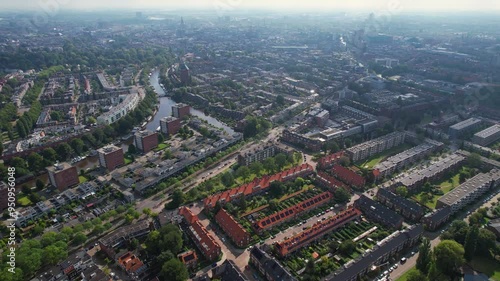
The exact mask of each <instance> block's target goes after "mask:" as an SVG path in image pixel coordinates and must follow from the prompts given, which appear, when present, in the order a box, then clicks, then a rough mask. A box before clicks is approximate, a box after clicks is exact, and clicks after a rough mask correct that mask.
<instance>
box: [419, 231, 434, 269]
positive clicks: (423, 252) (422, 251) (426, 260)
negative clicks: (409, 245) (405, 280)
mask: <svg viewBox="0 0 500 281" xmlns="http://www.w3.org/2000/svg"><path fill="white" fill-rule="evenodd" d="M431 261H432V251H431V242H430V241H429V239H427V238H426V237H424V238H422V243H421V244H420V247H419V251H418V258H417V264H416V267H417V269H418V270H420V271H421V272H423V273H424V274H427V273H428V272H429V267H430V264H431Z"/></svg>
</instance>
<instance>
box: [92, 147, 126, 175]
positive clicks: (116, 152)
mask: <svg viewBox="0 0 500 281" xmlns="http://www.w3.org/2000/svg"><path fill="white" fill-rule="evenodd" d="M97 152H98V153H99V165H101V167H103V168H105V169H106V170H108V171H113V170H114V169H116V168H118V167H120V166H123V165H125V159H124V156H123V148H121V147H116V146H114V145H109V146H106V147H103V148H100V149H98V150H97Z"/></svg>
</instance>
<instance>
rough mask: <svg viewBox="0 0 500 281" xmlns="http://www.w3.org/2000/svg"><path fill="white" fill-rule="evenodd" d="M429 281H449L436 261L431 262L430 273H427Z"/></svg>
mask: <svg viewBox="0 0 500 281" xmlns="http://www.w3.org/2000/svg"><path fill="white" fill-rule="evenodd" d="M427 279H428V280H430V281H434V280H436V281H441V280H449V278H447V277H446V276H444V274H443V273H442V272H441V271H439V270H438V268H437V265H436V262H435V261H434V260H432V261H431V264H430V266H429V273H427Z"/></svg>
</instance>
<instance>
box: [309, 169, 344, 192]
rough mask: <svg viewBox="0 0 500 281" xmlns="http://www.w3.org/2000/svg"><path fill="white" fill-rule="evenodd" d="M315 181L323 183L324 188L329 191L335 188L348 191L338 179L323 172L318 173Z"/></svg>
mask: <svg viewBox="0 0 500 281" xmlns="http://www.w3.org/2000/svg"><path fill="white" fill-rule="evenodd" d="M317 179H318V180H319V181H320V182H321V183H323V184H324V185H325V186H327V187H328V188H331V189H335V188H337V187H341V188H344V189H346V190H348V191H349V189H350V188H349V187H348V186H347V185H346V184H345V183H343V182H341V181H339V180H338V179H336V178H334V177H332V176H330V175H329V174H327V173H325V172H318V176H317Z"/></svg>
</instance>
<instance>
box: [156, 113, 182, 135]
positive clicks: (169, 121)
mask: <svg viewBox="0 0 500 281" xmlns="http://www.w3.org/2000/svg"><path fill="white" fill-rule="evenodd" d="M180 128H181V119H179V118H176V117H173V116H167V117H163V118H162V119H160V130H161V132H162V133H163V134H165V135H170V136H171V135H175V134H177V132H178V131H179V130H180Z"/></svg>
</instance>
